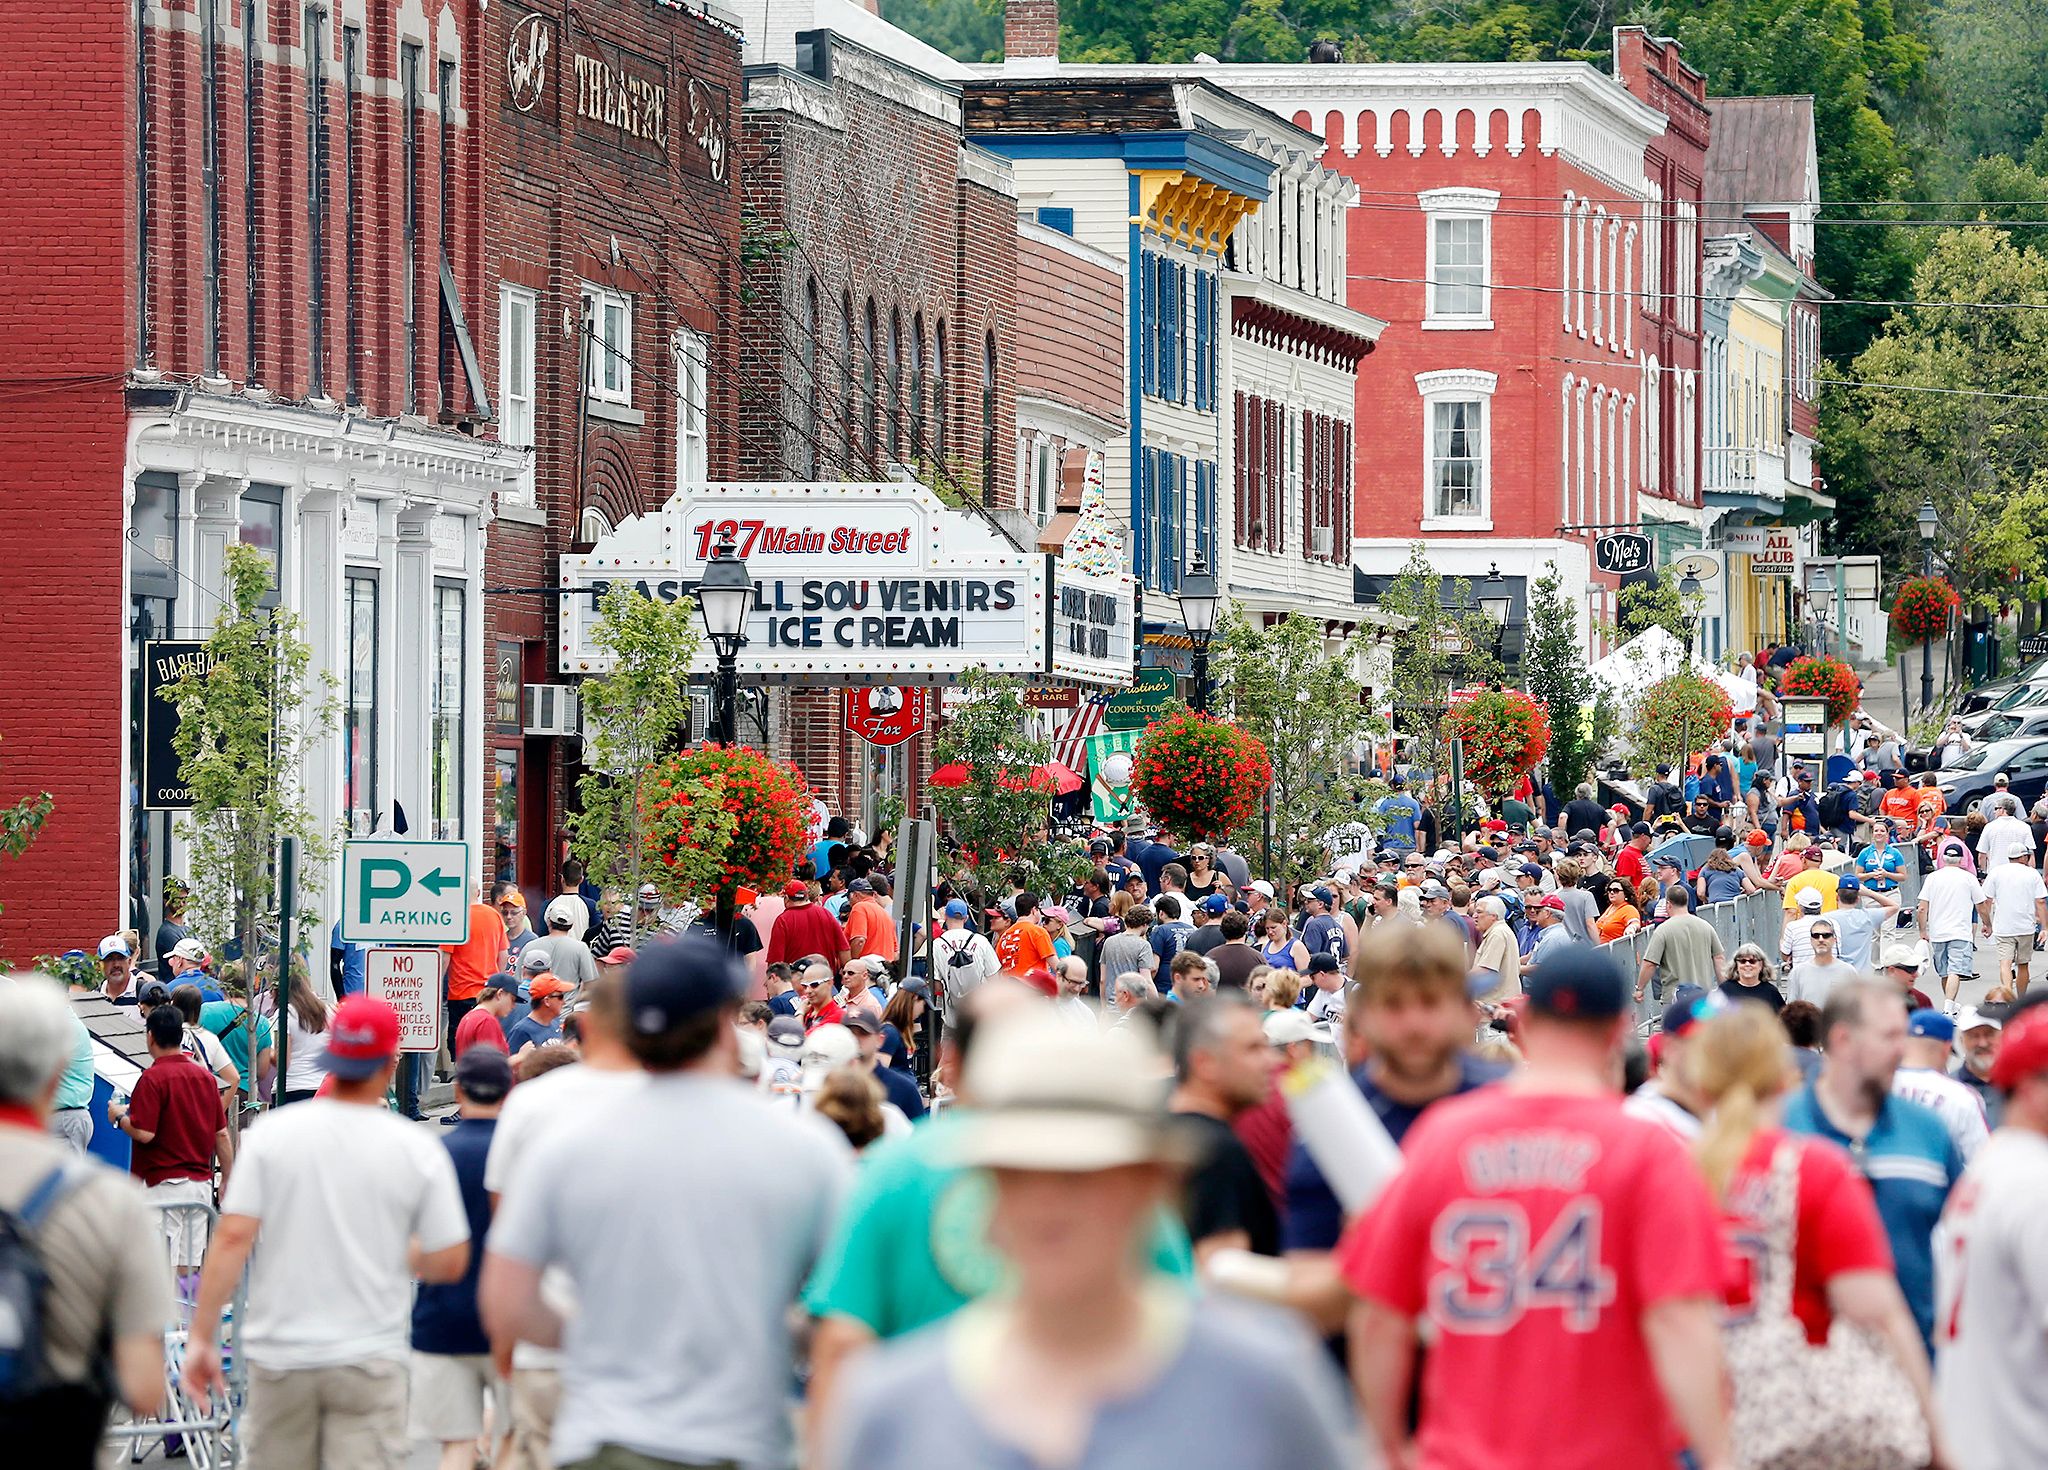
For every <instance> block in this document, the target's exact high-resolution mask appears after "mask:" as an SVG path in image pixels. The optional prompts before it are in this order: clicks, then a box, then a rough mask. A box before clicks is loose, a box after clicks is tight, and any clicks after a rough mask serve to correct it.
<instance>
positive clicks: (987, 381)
mask: <svg viewBox="0 0 2048 1470" xmlns="http://www.w3.org/2000/svg"><path fill="white" fill-rule="evenodd" d="M995 489H996V334H995V333H994V332H989V333H987V334H985V335H984V336H983V337H982V339H981V498H982V503H983V504H984V505H993V504H994V503H995Z"/></svg>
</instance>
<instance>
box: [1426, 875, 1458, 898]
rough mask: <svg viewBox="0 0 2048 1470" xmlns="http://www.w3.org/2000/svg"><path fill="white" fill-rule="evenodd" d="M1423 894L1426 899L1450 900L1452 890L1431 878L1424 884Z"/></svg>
mask: <svg viewBox="0 0 2048 1470" xmlns="http://www.w3.org/2000/svg"><path fill="white" fill-rule="evenodd" d="M1421 894H1422V897H1424V898H1449V897H1450V896H1451V890H1450V889H1448V888H1446V887H1444V885H1443V884H1441V883H1439V882H1437V881H1436V879H1434V878H1431V879H1428V880H1427V881H1425V882H1424V883H1423V885H1422V890H1421Z"/></svg>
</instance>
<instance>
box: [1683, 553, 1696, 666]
mask: <svg viewBox="0 0 2048 1470" xmlns="http://www.w3.org/2000/svg"><path fill="white" fill-rule="evenodd" d="M1699 596H1700V579H1699V578H1698V577H1695V576H1694V575H1693V574H1692V573H1691V572H1687V573H1686V574H1685V575H1684V576H1683V577H1680V578H1679V579H1678V608H1679V612H1678V620H1679V622H1680V623H1682V624H1683V625H1684V627H1685V657H1686V661H1687V662H1691V660H1692V635H1693V632H1694V630H1695V629H1697V628H1698V627H1699V625H1700V615H1699Z"/></svg>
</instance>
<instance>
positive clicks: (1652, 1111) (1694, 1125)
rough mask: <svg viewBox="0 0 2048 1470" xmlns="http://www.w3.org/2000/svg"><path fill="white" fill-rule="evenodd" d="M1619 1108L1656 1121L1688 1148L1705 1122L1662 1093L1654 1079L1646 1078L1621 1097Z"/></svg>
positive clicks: (1696, 1141) (1646, 1119)
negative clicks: (1633, 1089)
mask: <svg viewBox="0 0 2048 1470" xmlns="http://www.w3.org/2000/svg"><path fill="white" fill-rule="evenodd" d="M1621 1110H1622V1111H1623V1112H1624V1113H1627V1114H1628V1115H1629V1116H1630V1117H1631V1118H1641V1119H1642V1120H1643V1121H1644V1122H1645V1123H1655V1124H1656V1125H1657V1126H1658V1127H1659V1128H1662V1129H1664V1130H1665V1131H1666V1132H1667V1133H1669V1134H1670V1135H1671V1136H1672V1137H1673V1138H1676V1139H1677V1140H1678V1141H1679V1142H1680V1143H1682V1144H1684V1145H1685V1146H1686V1147H1687V1148H1690V1147H1692V1145H1694V1144H1695V1143H1698V1142H1699V1140H1700V1130H1701V1129H1702V1128H1703V1127H1704V1126H1705V1125H1704V1124H1703V1123H1701V1122H1700V1120H1699V1119H1698V1118H1695V1117H1694V1116H1693V1115H1692V1114H1691V1113H1688V1112H1687V1111H1686V1110H1685V1109H1684V1108H1682V1107H1680V1106H1679V1105H1678V1104H1677V1103H1675V1102H1673V1101H1672V1100H1671V1099H1670V1098H1668V1097H1666V1096H1665V1095H1664V1092H1663V1089H1661V1088H1660V1087H1658V1086H1657V1084H1656V1083H1655V1082H1645V1083H1644V1084H1643V1085H1642V1086H1641V1087H1638V1088H1637V1089H1636V1090H1635V1091H1634V1092H1631V1093H1630V1094H1629V1095H1628V1096H1627V1097H1625V1098H1623V1099H1622V1103H1621Z"/></svg>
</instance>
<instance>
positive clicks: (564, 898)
mask: <svg viewBox="0 0 2048 1470" xmlns="http://www.w3.org/2000/svg"><path fill="white" fill-rule="evenodd" d="M585 912H586V911H585V909H584V907H583V900H582V899H580V898H578V897H577V896H576V895H575V894H573V893H564V894H560V895H558V896H556V897H555V898H552V899H549V900H548V906H547V908H546V909H544V910H543V911H542V916H543V917H544V918H545V919H546V920H547V924H548V927H549V928H550V929H573V928H575V927H576V924H577V921H578V920H580V919H581V918H582V917H583V915H584V913H585Z"/></svg>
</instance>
